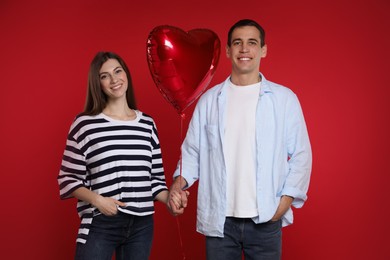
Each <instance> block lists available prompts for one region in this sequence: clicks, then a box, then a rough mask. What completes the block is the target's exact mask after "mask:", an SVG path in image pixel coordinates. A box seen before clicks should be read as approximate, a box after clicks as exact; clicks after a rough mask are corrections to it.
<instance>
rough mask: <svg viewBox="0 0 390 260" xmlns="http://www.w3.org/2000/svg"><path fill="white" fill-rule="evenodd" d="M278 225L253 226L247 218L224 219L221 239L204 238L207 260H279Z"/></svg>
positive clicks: (280, 248)
mask: <svg viewBox="0 0 390 260" xmlns="http://www.w3.org/2000/svg"><path fill="white" fill-rule="evenodd" d="M281 251H282V221H281V220H279V221H275V222H272V221H269V222H266V223H261V224H255V223H254V222H253V221H252V219H250V218H233V217H227V218H226V221H225V227H224V237H206V255H207V259H208V260H241V259H242V254H244V256H245V260H255V259H256V260H265V259H266V260H279V259H280V258H281Z"/></svg>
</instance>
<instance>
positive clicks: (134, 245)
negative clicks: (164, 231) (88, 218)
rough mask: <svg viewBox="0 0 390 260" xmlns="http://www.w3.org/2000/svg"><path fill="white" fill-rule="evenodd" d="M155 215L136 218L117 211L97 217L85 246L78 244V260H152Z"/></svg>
mask: <svg viewBox="0 0 390 260" xmlns="http://www.w3.org/2000/svg"><path fill="white" fill-rule="evenodd" d="M153 226H154V220H153V215H148V216H134V215H129V214H124V213H122V212H120V211H119V212H118V214H117V215H115V216H105V215H103V214H100V215H97V216H95V217H94V218H93V221H92V226H91V229H90V231H89V234H88V238H87V242H86V243H85V244H81V243H77V246H76V255H75V260H111V259H112V256H113V255H114V252H115V254H116V259H117V260H124V259H126V260H147V259H149V255H150V251H151V248H152V240H153Z"/></svg>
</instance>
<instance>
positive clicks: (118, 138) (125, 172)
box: [58, 111, 167, 243]
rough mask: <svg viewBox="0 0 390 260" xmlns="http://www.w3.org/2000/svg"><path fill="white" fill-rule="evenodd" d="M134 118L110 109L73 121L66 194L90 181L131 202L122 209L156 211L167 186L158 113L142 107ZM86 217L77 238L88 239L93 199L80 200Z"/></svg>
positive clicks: (62, 178)
mask: <svg viewBox="0 0 390 260" xmlns="http://www.w3.org/2000/svg"><path fill="white" fill-rule="evenodd" d="M136 114H137V118H136V119H135V120H132V121H120V120H114V119H112V118H110V117H108V116H106V115H104V114H102V113H101V114H99V115H96V116H86V115H81V116H78V117H76V118H75V120H74V122H73V123H72V125H71V127H70V130H69V134H68V138H67V141H66V147H65V151H64V155H63V159H62V165H61V169H60V172H59V175H58V184H59V188H60V197H61V199H67V198H71V197H72V195H71V194H72V192H73V191H74V190H75V189H77V188H79V187H86V188H88V189H90V190H92V191H94V192H96V193H98V194H101V195H102V196H105V197H112V198H114V199H117V200H119V201H122V202H124V203H126V207H121V208H119V210H120V211H122V212H124V213H128V214H132V215H137V216H144V215H150V214H153V213H154V203H153V201H154V198H155V196H156V195H157V194H158V193H159V192H161V191H163V190H167V186H166V183H165V176H164V169H163V163H162V156H161V149H160V142H159V139H158V135H157V129H156V125H155V123H154V121H153V119H152V118H151V117H150V116H148V115H146V114H144V113H142V112H140V111H136ZM77 211H78V214H79V216H80V218H81V224H80V228H79V231H78V237H77V242H80V243H85V242H86V239H87V235H88V232H89V226H90V224H91V223H92V219H93V216H94V215H96V214H99V212H98V210H97V209H96V208H94V207H93V206H92V205H91V204H88V203H86V202H84V201H80V200H79V201H78V203H77Z"/></svg>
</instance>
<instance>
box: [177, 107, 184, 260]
mask: <svg viewBox="0 0 390 260" xmlns="http://www.w3.org/2000/svg"><path fill="white" fill-rule="evenodd" d="M184 118H185V114H184V113H182V114H180V159H179V161H180V187H182V180H183V177H182V172H183V171H182V169H183V167H182V166H183V162H182V154H181V145H182V142H183V121H184ZM176 223H177V230H178V233H179V242H180V248H181V254H182V256H183V260H185V259H186V255H185V252H184V246H183V239H182V236H181V228H180V222H179V217H176Z"/></svg>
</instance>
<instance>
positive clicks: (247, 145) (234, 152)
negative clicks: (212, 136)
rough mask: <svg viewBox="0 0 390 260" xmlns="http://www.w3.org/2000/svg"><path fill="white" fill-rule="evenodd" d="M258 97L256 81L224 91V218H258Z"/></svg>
mask: <svg viewBox="0 0 390 260" xmlns="http://www.w3.org/2000/svg"><path fill="white" fill-rule="evenodd" d="M259 95H260V82H259V83H256V84H252V85H248V86H236V85H234V84H233V83H231V84H230V86H229V88H228V91H227V113H226V125H225V140H224V141H225V144H226V145H225V147H226V149H225V159H226V166H227V208H226V216H232V217H239V218H251V217H255V216H257V215H258V211H257V200H256V135H255V118H256V107H257V103H258V100H259Z"/></svg>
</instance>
